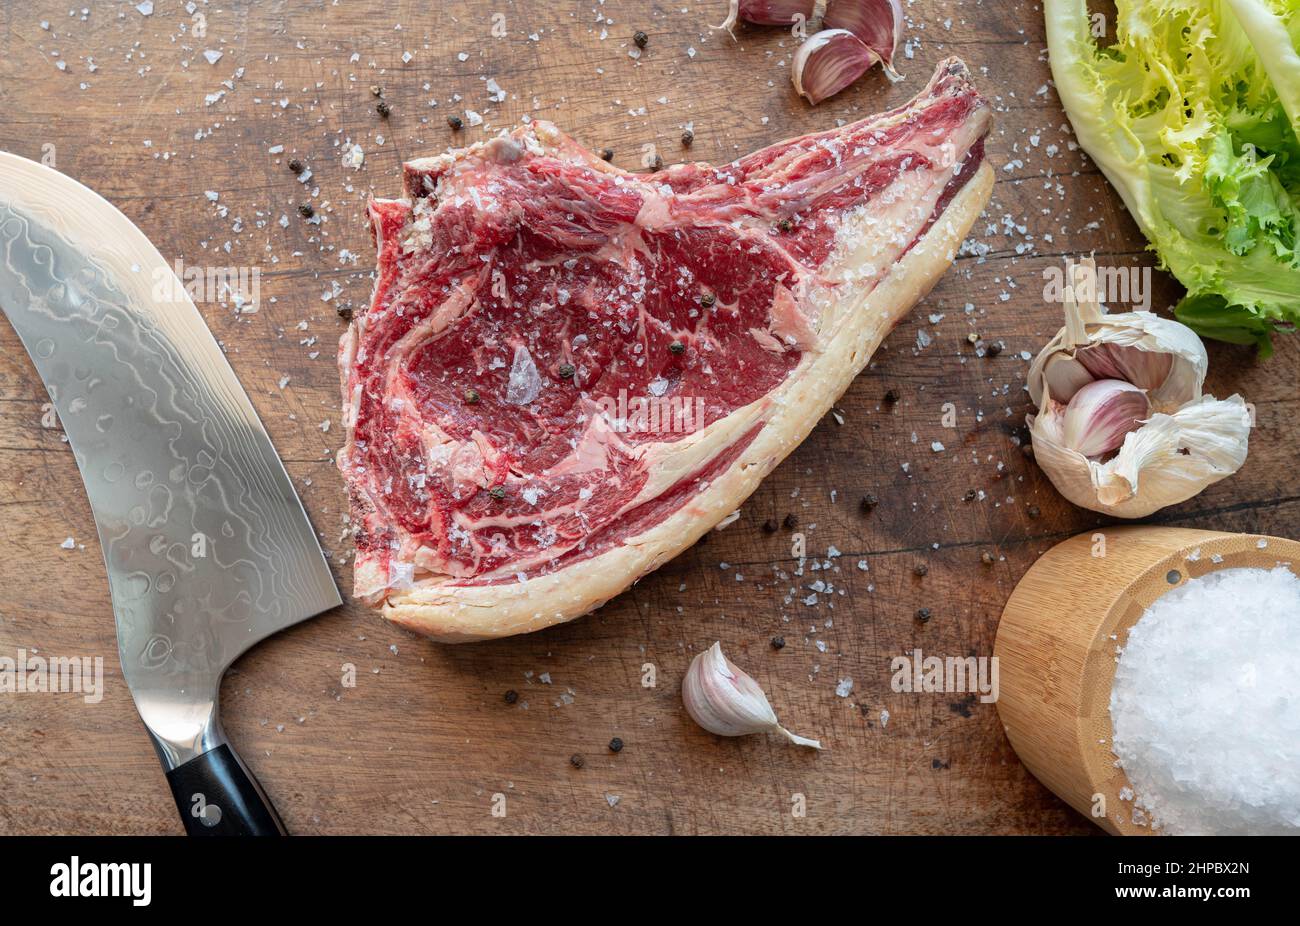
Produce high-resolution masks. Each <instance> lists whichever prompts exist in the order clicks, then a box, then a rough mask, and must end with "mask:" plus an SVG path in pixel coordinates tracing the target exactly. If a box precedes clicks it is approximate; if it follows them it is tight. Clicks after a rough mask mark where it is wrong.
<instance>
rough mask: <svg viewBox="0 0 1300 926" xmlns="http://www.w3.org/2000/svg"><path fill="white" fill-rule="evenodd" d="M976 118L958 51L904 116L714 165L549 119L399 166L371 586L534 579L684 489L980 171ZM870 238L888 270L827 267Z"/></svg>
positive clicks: (695, 490)
mask: <svg viewBox="0 0 1300 926" xmlns="http://www.w3.org/2000/svg"><path fill="white" fill-rule="evenodd" d="M987 122H988V118H987V104H986V103H985V102H984V101H983V99H982V98H981V97H980V96H979V95H978V93H976V91H975V90H974V88H973V87H972V86H971V84H970V82H969V77H968V74H967V73H966V71H965V68H964V66H962V65H961V64H960V62H955V63H954V62H947V63H945V64H944V65H943V66H941V68H940V70H939V71H938V72H937V73H936V75H935V77H934V79H933V80H932V81H931V83H930V85H929V87H927V89H926V91H925V92H924V93H922V94H921V95H920V96H918V97H917V99H915V100H913V101H912V102H911V103H909V104H907V106H904V107H900V108H899V109H897V110H894V111H892V112H889V113H883V114H881V115H879V116H874V117H871V118H869V119H865V120H862V121H861V122H857V123H854V124H852V125H848V126H845V127H843V128H839V129H834V130H832V131H828V132H823V133H819V134H814V135H807V136H803V137H800V138H795V139H792V140H789V141H786V142H781V143H779V144H776V145H773V146H771V147H769V148H765V149H763V150H762V151H759V152H756V153H755V154H752V155H750V156H748V157H745V158H741V159H740V160H738V161H736V162H734V163H732V164H729V165H727V166H725V167H712V166H709V165H707V164H686V165H681V166H677V167H673V168H670V169H667V170H664V171H662V172H659V173H654V174H630V173H626V172H624V171H622V170H619V169H617V168H614V167H612V166H610V165H609V164H606V163H605V162H603V161H601V160H600V159H599V158H597V157H595V156H594V155H592V154H591V153H590V152H589V151H587V150H586V149H584V148H582V147H581V146H579V145H578V144H577V143H576V142H573V141H572V140H570V139H568V138H567V137H565V136H563V135H562V134H560V133H559V132H558V130H556V129H555V128H554V127H553V126H550V125H549V124H546V123H534V124H533V125H530V126H526V127H524V128H521V129H519V130H517V131H515V132H513V133H510V134H508V135H502V136H500V137H498V138H495V139H493V140H491V141H489V142H486V143H483V144H481V145H477V146H475V147H474V148H471V149H468V150H467V151H461V152H454V153H452V154H450V155H445V156H441V157H437V158H429V159H424V160H420V161H414V162H411V163H408V164H407V165H406V168H405V189H406V193H407V195H406V197H405V198H403V199H401V200H375V201H373V202H372V204H371V220H372V223H373V227H374V232H375V241H376V247H377V250H378V253H379V269H378V274H377V281H376V286H375V293H374V298H373V303H372V305H371V307H370V309H369V311H367V312H366V313H364V314H363V315H361V316H359V317H358V318H357V319H356V320H355V321H354V322H353V325H352V327H351V328H350V330H349V333H348V335H346V336H345V338H344V341H343V343H342V345H341V348H340V363H341V369H342V373H343V388H344V408H345V426H346V429H347V444H346V446H345V447H344V449H343V450H342V451H341V452H340V454H339V466H340V468H341V469H342V471H343V472H344V474H345V476H346V477H347V480H348V484H349V489H350V493H351V498H352V506H353V516H354V522H355V528H356V546H357V563H356V584H357V589H356V591H357V594H358V595H360V596H362V597H364V598H366V599H367V600H370V601H372V602H375V603H380V602H382V601H383V600H384V599H385V598H386V597H390V596H391V595H392V594H394V592H395V591H396V592H400V591H404V590H407V589H409V588H412V587H414V586H418V585H419V584H420V583H421V582H433V583H436V584H438V585H440V586H444V587H445V586H460V587H474V586H485V585H494V584H499V583H515V582H526V581H527V580H528V579H529V578H531V577H536V576H540V575H547V574H553V573H557V572H559V571H561V570H564V569H566V568H567V567H569V566H572V565H573V564H575V563H578V562H582V561H585V560H589V559H591V558H592V557H596V556H599V555H600V554H601V553H603V552H604V551H606V550H609V549H611V548H612V547H615V546H617V545H620V544H624V543H628V542H630V541H631V540H632V539H634V538H637V537H639V536H642V535H643V534H645V533H646V532H647V531H648V530H650V529H651V528H653V527H654V525H656V524H659V523H661V522H663V521H664V520H665V519H666V518H667V517H669V516H670V515H672V514H673V513H674V512H676V511H678V510H679V509H681V507H682V506H683V505H686V504H688V503H689V502H690V500H691V499H692V498H693V497H695V496H697V495H698V494H700V493H701V492H702V491H703V490H704V489H705V488H707V486H708V485H709V484H710V482H711V481H712V480H714V479H717V478H720V476H721V475H722V474H724V473H726V472H727V470H728V468H729V467H732V466H733V465H735V464H736V461H737V460H738V459H739V458H740V457H741V455H742V452H743V451H744V450H745V448H746V447H748V446H749V445H750V443H751V442H752V441H754V440H755V438H756V436H757V435H759V434H760V432H761V431H762V430H763V428H764V427H765V426H766V422H765V414H766V412H765V409H767V408H768V406H770V405H772V402H773V401H774V399H773V397H775V396H778V395H781V394H783V390H785V391H789V390H790V389H791V387H792V384H793V381H794V379H795V378H796V377H799V376H801V375H802V374H801V371H804V370H807V369H810V368H811V355H812V354H820V353H821V352H823V349H824V346H825V345H824V339H825V338H826V337H828V336H829V335H830V334H832V333H833V332H829V331H828V330H826V329H827V320H826V318H824V317H823V316H822V312H823V311H824V309H823V308H822V307H824V306H832V307H833V306H835V305H836V301H837V299H838V298H839V297H841V296H844V295H845V294H847V293H848V292H849V291H851V292H852V295H853V297H854V298H862V297H863V296H865V294H868V293H869V292H870V291H871V289H872V287H874V286H875V285H876V284H877V282H879V281H880V280H882V279H885V278H886V277H887V275H888V273H889V270H890V267H892V266H893V265H895V264H896V263H897V262H898V261H899V260H900V259H902V257H903V256H904V255H905V254H906V253H907V252H908V251H909V250H910V249H911V248H912V247H913V245H914V244H915V243H916V242H917V241H918V240H919V239H920V238H921V237H922V235H924V234H925V233H926V231H927V230H928V229H929V228H930V226H931V224H932V223H933V222H934V221H935V219H936V218H937V217H938V216H939V215H941V214H942V212H943V210H944V209H945V208H946V207H947V205H948V203H949V201H950V200H951V199H952V197H953V196H954V195H956V194H957V193H958V192H959V191H960V190H961V189H962V188H963V187H964V185H965V184H966V183H967V182H968V181H969V180H970V178H971V177H972V176H974V175H975V173H976V170H977V168H978V167H979V165H980V163H981V162H982V158H983V136H984V133H985V131H986V130H987ZM913 200H914V202H913ZM876 212H879V214H880V216H881V217H882V218H881V219H880V221H879V222H878V223H877V224H878V226H879V227H878V228H877V229H876V231H874V232H873V231H872V230H871V229H872V221H873V216H874V215H875V213H876ZM880 229H886V230H887V233H886V232H885V231H880ZM872 234H877V235H878V237H879V239H880V240H878V241H872V243H871V254H872V255H873V256H879V257H880V260H881V265H880V266H875V265H874V264H873V263H870V262H868V263H866V264H861V263H853V262H852V261H850V263H851V264H852V266H842V265H841V264H843V261H840V262H836V261H835V260H830V259H829V258H830V256H831V255H832V254H833V253H840V254H843V253H851V252H852V251H853V249H854V248H855V247H858V246H859V239H862V238H866V237H870V236H871V235H872ZM855 236H856V237H855ZM837 249H838V250H837ZM855 260H856V258H855ZM832 265H834V266H833V267H832ZM837 324H838V322H837ZM871 346H872V347H874V344H872V345H871ZM861 359H862V362H865V358H861ZM854 362H856V360H855V361H854ZM833 398H834V396H832V397H831V400H833ZM647 409H648V410H647ZM742 410H743V412H744V413H743V414H741V411H742ZM652 416H653V417H652ZM646 425H650V426H646ZM772 465H774V462H773V463H772ZM724 514H725V512H724ZM630 578H635V576H632V577H630ZM629 581H630V579H629Z"/></svg>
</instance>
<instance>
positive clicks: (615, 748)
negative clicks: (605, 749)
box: [609, 736, 623, 752]
mask: <svg viewBox="0 0 1300 926" xmlns="http://www.w3.org/2000/svg"><path fill="white" fill-rule="evenodd" d="M609 751H610V752H622V751H623V741H622V740H621V739H619V738H618V737H617V736H616V737H614V738H613V739H612V740H610V741H609Z"/></svg>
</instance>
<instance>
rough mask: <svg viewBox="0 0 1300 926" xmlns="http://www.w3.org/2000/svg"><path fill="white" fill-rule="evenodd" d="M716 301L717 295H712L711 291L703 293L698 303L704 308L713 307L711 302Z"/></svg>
mask: <svg viewBox="0 0 1300 926" xmlns="http://www.w3.org/2000/svg"><path fill="white" fill-rule="evenodd" d="M717 301H718V297H717V296H715V295H713V293H705V294H704V295H702V296H700V305H702V306H704V307H705V308H706V309H711V308H713V304H714V303H715V302H717Z"/></svg>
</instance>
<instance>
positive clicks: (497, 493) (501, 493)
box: [488, 486, 506, 501]
mask: <svg viewBox="0 0 1300 926" xmlns="http://www.w3.org/2000/svg"><path fill="white" fill-rule="evenodd" d="M488 495H491V496H492V497H493V498H495V499H496V500H497V501H501V499H503V498H505V497H506V487H505V486H493V487H492V488H490V489H488Z"/></svg>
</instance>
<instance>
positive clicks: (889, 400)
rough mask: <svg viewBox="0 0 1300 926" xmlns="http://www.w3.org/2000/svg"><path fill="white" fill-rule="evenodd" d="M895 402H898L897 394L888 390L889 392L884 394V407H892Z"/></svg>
mask: <svg viewBox="0 0 1300 926" xmlns="http://www.w3.org/2000/svg"><path fill="white" fill-rule="evenodd" d="M897 401H898V393H897V392H895V391H894V390H892V389H890V390H888V391H886V392H885V404H886V405H893V404H894V403H895V402H897Z"/></svg>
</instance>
